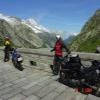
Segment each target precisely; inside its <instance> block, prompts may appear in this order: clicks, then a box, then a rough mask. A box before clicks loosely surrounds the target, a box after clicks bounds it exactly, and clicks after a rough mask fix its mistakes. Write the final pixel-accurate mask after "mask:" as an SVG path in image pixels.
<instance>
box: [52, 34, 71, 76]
mask: <svg viewBox="0 0 100 100" xmlns="http://www.w3.org/2000/svg"><path fill="white" fill-rule="evenodd" d="M56 39H57V41H56V43H55V46H54V48H53V49H52V50H51V52H53V51H55V56H54V70H55V71H54V74H55V75H58V73H59V69H60V66H59V65H58V64H60V63H61V59H62V57H63V48H64V49H65V50H66V52H68V54H69V53H70V51H69V49H68V48H67V47H66V46H65V44H64V42H63V41H62V39H61V36H60V35H56Z"/></svg>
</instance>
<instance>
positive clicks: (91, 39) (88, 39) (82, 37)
mask: <svg viewBox="0 0 100 100" xmlns="http://www.w3.org/2000/svg"><path fill="white" fill-rule="evenodd" d="M98 45H100V10H97V11H96V12H95V14H94V15H93V16H92V17H91V18H90V19H89V20H88V21H87V22H86V24H85V25H84V26H83V28H82V30H81V32H80V34H79V35H78V36H77V37H76V38H75V39H74V40H73V42H72V43H71V50H73V51H86V52H94V51H95V50H96V47H97V46H98Z"/></svg>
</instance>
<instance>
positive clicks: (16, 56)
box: [12, 49, 24, 71]
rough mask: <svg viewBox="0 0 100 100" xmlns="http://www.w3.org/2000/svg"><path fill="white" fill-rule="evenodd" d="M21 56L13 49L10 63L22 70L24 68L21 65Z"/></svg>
mask: <svg viewBox="0 0 100 100" xmlns="http://www.w3.org/2000/svg"><path fill="white" fill-rule="evenodd" d="M22 62H23V58H22V56H21V55H20V54H19V53H18V52H17V51H16V50H15V49H14V50H13V51H12V63H13V65H14V66H15V68H17V69H18V70H20V71H23V70H24V68H23V67H22Z"/></svg>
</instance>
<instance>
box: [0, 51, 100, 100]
mask: <svg viewBox="0 0 100 100" xmlns="http://www.w3.org/2000/svg"><path fill="white" fill-rule="evenodd" d="M1 55H3V53H2V52H0V100H100V98H98V97H95V96H92V95H83V94H81V93H78V92H76V91H75V90H74V89H72V88H69V87H67V86H65V85H63V84H60V83H59V82H57V77H56V76H52V73H51V71H50V68H49V64H50V63H51V60H52V58H47V57H40V56H37V55H34V56H32V55H31V56H32V57H30V55H29V56H28V55H25V54H24V55H23V57H24V63H23V67H24V68H25V69H24V71H22V72H20V71H19V70H17V69H15V68H14V67H13V65H12V63H11V61H9V62H6V63H4V62H3V60H2V58H3V56H1ZM29 59H31V60H32V59H33V60H36V61H37V62H38V63H37V66H30V65H29Z"/></svg>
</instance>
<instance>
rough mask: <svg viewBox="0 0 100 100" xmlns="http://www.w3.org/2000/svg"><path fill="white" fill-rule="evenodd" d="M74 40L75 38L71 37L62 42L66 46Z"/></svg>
mask: <svg viewBox="0 0 100 100" xmlns="http://www.w3.org/2000/svg"><path fill="white" fill-rule="evenodd" d="M74 38H75V35H71V36H69V37H68V38H67V39H65V40H64V43H65V44H67V45H70V43H71V42H72V41H73V39H74Z"/></svg>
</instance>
